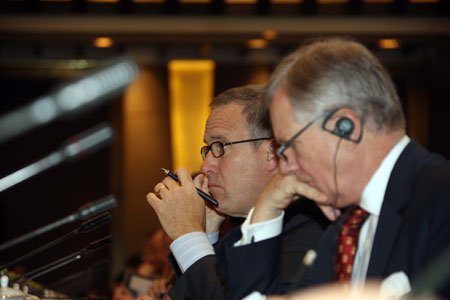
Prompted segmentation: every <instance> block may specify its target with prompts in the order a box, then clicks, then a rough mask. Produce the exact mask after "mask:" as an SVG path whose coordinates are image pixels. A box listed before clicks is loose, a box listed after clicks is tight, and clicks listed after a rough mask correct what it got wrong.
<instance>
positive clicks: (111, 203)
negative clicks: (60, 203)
mask: <svg viewBox="0 0 450 300" xmlns="http://www.w3.org/2000/svg"><path fill="white" fill-rule="evenodd" d="M116 205H117V202H116V199H115V198H114V196H113V195H109V196H106V197H103V198H101V199H99V200H96V201H93V202H89V203H87V204H85V205H82V206H80V207H79V208H78V209H77V210H76V211H75V212H74V213H72V214H70V215H68V216H66V217H64V218H62V219H59V220H57V221H55V222H53V223H50V224H48V225H45V226H43V227H41V228H38V229H35V230H33V231H31V232H29V233H26V234H24V235H22V236H19V237H17V238H15V239H12V240H9V241H7V242H6V243H3V244H1V245H0V251H4V250H6V249H8V248H10V247H12V246H15V245H17V244H20V243H22V242H24V241H27V240H29V239H31V238H34V237H36V236H38V235H41V234H43V233H45V232H47V231H50V230H53V229H55V228H57V227H59V226H62V225H65V224H68V223H72V222H75V221H77V220H86V219H88V218H89V217H91V216H95V215H97V214H100V213H102V212H105V211H107V210H109V209H111V208H113V207H115V206H116Z"/></svg>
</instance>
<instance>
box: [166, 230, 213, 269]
mask: <svg viewBox="0 0 450 300" xmlns="http://www.w3.org/2000/svg"><path fill="white" fill-rule="evenodd" d="M170 250H172V253H173V256H174V257H175V259H176V261H177V263H178V266H179V267H180V269H181V272H183V273H184V272H185V271H186V270H187V269H188V268H189V267H190V266H191V265H193V264H194V263H195V262H196V261H198V260H199V259H201V258H203V257H205V256H207V255H211V254H212V255H214V254H215V252H214V248H213V246H212V245H211V243H210V241H209V239H208V236H207V235H206V233H204V232H191V233H188V234H185V235H182V236H180V237H179V238H177V239H176V240H174V241H173V242H172V244H170Z"/></svg>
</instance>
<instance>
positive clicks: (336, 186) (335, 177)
mask: <svg viewBox="0 0 450 300" xmlns="http://www.w3.org/2000/svg"><path fill="white" fill-rule="evenodd" d="M341 142H342V137H341V138H340V139H339V140H338V143H337V145H336V150H335V151H334V155H333V179H334V190H335V196H334V201H333V208H334V210H333V214H334V219H337V215H336V210H337V208H336V205H337V200H338V197H339V186H338V183H337V154H338V152H339V147H340V146H341Z"/></svg>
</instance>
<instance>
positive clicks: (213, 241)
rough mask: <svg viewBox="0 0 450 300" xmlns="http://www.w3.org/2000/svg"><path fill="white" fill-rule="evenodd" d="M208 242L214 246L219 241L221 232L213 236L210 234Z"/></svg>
mask: <svg viewBox="0 0 450 300" xmlns="http://www.w3.org/2000/svg"><path fill="white" fill-rule="evenodd" d="M208 240H209V242H210V243H211V245H214V244H215V243H217V241H218V240H219V232H218V231H217V232H214V233H211V234H208Z"/></svg>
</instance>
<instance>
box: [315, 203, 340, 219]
mask: <svg viewBox="0 0 450 300" xmlns="http://www.w3.org/2000/svg"><path fill="white" fill-rule="evenodd" d="M318 206H319V208H320V210H321V211H322V212H323V214H324V215H325V217H327V219H328V220H330V221H336V219H337V217H339V216H340V215H341V211H340V210H339V209H337V208H334V207H333V206H330V205H321V204H318Z"/></svg>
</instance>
